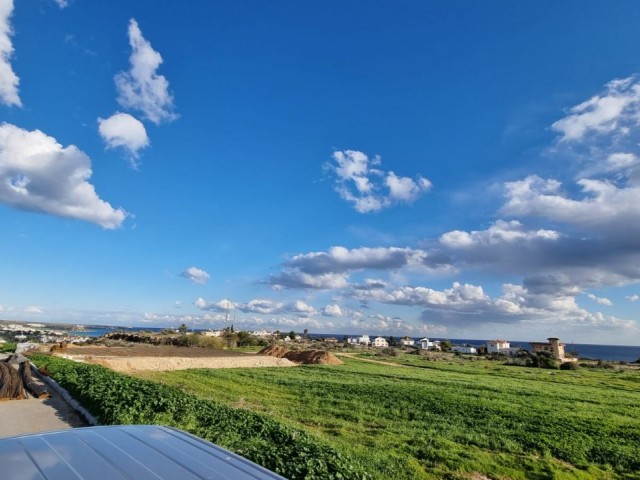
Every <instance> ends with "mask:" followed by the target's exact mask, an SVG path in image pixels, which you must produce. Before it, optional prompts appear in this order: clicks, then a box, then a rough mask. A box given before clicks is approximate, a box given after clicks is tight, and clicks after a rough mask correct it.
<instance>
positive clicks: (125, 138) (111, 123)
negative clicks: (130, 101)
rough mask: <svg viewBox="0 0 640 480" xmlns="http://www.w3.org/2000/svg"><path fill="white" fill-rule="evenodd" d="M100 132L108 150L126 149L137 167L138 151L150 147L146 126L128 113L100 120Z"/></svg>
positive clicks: (116, 114)
mask: <svg viewBox="0 0 640 480" xmlns="http://www.w3.org/2000/svg"><path fill="white" fill-rule="evenodd" d="M98 131H99V132H100V136H101V137H102V140H104V142H105V143H106V145H107V148H117V147H122V148H124V149H125V150H126V151H127V153H128V154H129V156H130V157H131V159H132V165H133V166H134V167H135V166H136V165H137V163H136V162H135V159H137V158H138V151H139V150H141V149H143V148H145V147H148V146H149V137H147V131H146V130H145V128H144V125H143V124H142V122H141V121H140V120H138V119H137V118H135V117H133V116H131V115H129V114H128V113H119V112H118V113H115V114H113V115H112V116H111V117H109V118H107V119H104V118H98Z"/></svg>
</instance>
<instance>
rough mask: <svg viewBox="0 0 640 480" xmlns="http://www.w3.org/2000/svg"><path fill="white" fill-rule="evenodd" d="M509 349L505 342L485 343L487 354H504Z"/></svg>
mask: <svg viewBox="0 0 640 480" xmlns="http://www.w3.org/2000/svg"><path fill="white" fill-rule="evenodd" d="M510 348H511V344H510V343H509V342H507V341H506V340H489V341H488V342H487V353H506V352H507V351H509V349H510Z"/></svg>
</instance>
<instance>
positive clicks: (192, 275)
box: [180, 267, 211, 284]
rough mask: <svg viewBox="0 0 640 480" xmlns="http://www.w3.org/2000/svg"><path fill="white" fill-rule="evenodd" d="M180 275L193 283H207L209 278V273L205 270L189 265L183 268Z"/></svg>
mask: <svg viewBox="0 0 640 480" xmlns="http://www.w3.org/2000/svg"><path fill="white" fill-rule="evenodd" d="M180 275H181V276H182V277H184V278H187V279H189V280H191V281H192V282H193V283H200V284H205V283H207V282H208V281H209V279H210V278H211V275H209V274H208V273H207V272H205V271H204V270H201V269H199V268H196V267H189V268H187V269H186V270H184V271H183V272H182V273H181V274H180Z"/></svg>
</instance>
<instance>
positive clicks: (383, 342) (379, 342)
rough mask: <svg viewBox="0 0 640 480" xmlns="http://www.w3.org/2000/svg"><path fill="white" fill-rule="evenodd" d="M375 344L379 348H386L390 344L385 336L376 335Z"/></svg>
mask: <svg viewBox="0 0 640 480" xmlns="http://www.w3.org/2000/svg"><path fill="white" fill-rule="evenodd" d="M373 346H374V347H379V348H386V347H388V346H389V343H387V341H386V340H385V339H384V338H383V337H376V338H374V339H373Z"/></svg>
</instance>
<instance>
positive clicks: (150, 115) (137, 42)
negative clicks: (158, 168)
mask: <svg viewBox="0 0 640 480" xmlns="http://www.w3.org/2000/svg"><path fill="white" fill-rule="evenodd" d="M129 44H130V45H131V50H132V51H131V56H130V57H129V63H130V64H131V68H130V70H129V71H128V72H120V73H118V74H117V75H116V77H115V82H116V87H117V89H118V102H119V103H120V105H122V106H123V107H125V108H131V109H133V110H137V111H140V112H142V115H143V117H144V118H146V119H148V120H149V121H151V122H153V123H155V124H159V123H162V122H170V121H172V120H175V119H176V118H177V115H176V114H175V113H174V112H173V109H174V105H173V96H172V95H171V93H170V92H169V82H168V81H167V79H166V78H165V77H164V76H163V75H158V73H157V70H158V67H159V66H160V65H161V64H162V57H161V56H160V54H159V53H158V52H156V51H155V50H154V49H153V48H152V47H151V44H150V43H149V42H148V41H147V40H145V38H144V37H143V36H142V32H141V31H140V28H139V27H138V23H137V22H136V21H135V20H134V19H131V20H130V21H129Z"/></svg>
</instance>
